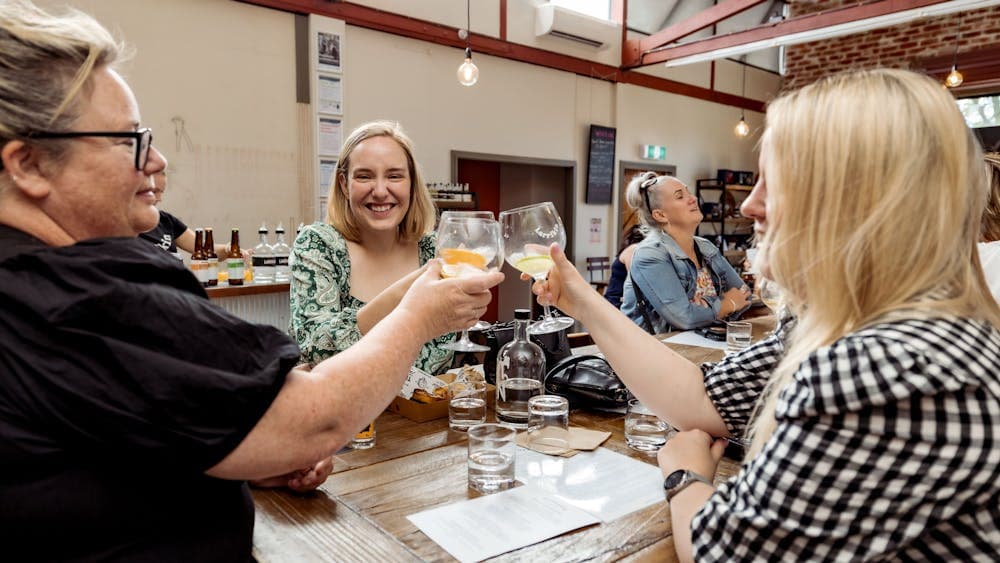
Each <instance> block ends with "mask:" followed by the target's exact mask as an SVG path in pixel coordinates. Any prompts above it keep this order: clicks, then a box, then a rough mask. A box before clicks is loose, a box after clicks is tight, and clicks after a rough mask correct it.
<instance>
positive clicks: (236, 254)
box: [226, 229, 244, 285]
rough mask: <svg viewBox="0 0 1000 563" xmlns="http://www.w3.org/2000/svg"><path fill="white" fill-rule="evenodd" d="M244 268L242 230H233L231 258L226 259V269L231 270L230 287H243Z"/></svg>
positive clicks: (230, 246) (230, 240)
mask: <svg viewBox="0 0 1000 563" xmlns="http://www.w3.org/2000/svg"><path fill="white" fill-rule="evenodd" d="M243 268H244V264H243V252H242V251H241V250H240V230H239V229H233V234H232V236H230V237H229V258H227V259H226V269H227V270H229V285H243Z"/></svg>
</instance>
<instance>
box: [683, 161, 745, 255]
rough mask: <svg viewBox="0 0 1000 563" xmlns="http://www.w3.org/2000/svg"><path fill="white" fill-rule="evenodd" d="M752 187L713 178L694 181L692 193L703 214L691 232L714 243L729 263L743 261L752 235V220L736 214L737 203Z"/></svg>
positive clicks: (737, 212) (738, 209)
mask: <svg viewBox="0 0 1000 563" xmlns="http://www.w3.org/2000/svg"><path fill="white" fill-rule="evenodd" d="M752 189H753V186H744V185H741V184H726V183H723V182H721V181H719V180H716V179H705V180H697V181H695V196H696V197H697V198H698V204H699V205H700V206H701V211H702V213H703V214H704V215H705V217H704V219H702V222H701V224H700V225H698V230H697V232H696V233H695V234H697V235H698V236H700V237H704V238H707V239H708V240H710V241H712V242H714V243H715V245H716V246H718V247H719V249H720V250H722V251H723V255H724V256H725V257H726V259H727V260H729V262H730V263H731V264H733V265H739V264H740V262H742V261H743V258H744V257H745V256H746V252H745V249H746V248H747V247H749V246H750V242H751V239H752V238H753V219H750V218H748V217H743V216H742V215H740V204H741V203H743V200H744V199H746V197H747V196H748V195H750V191H751V190H752Z"/></svg>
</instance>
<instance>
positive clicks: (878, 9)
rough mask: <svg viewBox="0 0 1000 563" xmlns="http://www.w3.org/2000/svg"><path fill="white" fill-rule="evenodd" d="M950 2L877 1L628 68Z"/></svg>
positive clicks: (654, 56) (645, 58)
mask: <svg viewBox="0 0 1000 563" xmlns="http://www.w3.org/2000/svg"><path fill="white" fill-rule="evenodd" d="M947 1H948V0H877V1H875V2H870V3H868V4H861V5H852V6H846V7H842V8H834V9H832V10H826V11H823V12H817V13H814V14H808V15H805V16H800V17H797V18H792V19H789V20H785V21H782V22H778V23H771V24H764V25H760V26H757V27H753V28H750V29H748V30H746V31H738V32H735V33H730V34H727V35H719V36H716V37H709V38H707V39H700V40H697V41H691V42H688V43H684V44H682V45H677V46H675V47H667V48H665V49H662V50H659V51H654V52H651V53H645V54H642V53H640V55H639V63H638V64H635V65H627V68H635V67H636V66H646V65H650V64H655V63H662V62H666V61H669V60H673V59H679V58H681V57H687V56H691V55H698V54H701V53H707V52H709V51H715V50H717V49H724V48H727V47H735V46H737V45H745V44H747V43H753V42H755V41H762V40H766V39H776V38H778V37H782V36H785V35H790V34H792V33H799V32H803V31H814V30H817V29H823V28H825V27H830V26H832V25H838V24H842V23H848V22H852V21H857V20H864V19H868V18H874V17H878V16H885V15H888V14H894V13H896V12H902V11H905V10H913V9H916V8H923V7H926V6H932V5H934V4H941V3H943V2H947Z"/></svg>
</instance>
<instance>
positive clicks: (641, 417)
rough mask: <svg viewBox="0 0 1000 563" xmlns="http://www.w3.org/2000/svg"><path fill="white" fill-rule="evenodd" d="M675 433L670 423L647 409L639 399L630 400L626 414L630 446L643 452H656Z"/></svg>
mask: <svg viewBox="0 0 1000 563" xmlns="http://www.w3.org/2000/svg"><path fill="white" fill-rule="evenodd" d="M673 433H674V429H673V428H671V427H670V425H669V424H667V423H666V422H664V421H663V420H661V419H660V417H658V416H656V415H655V414H653V412H652V411H650V410H649V409H647V408H646V407H645V405H643V404H642V403H640V402H639V400H638V399H632V400H631V401H629V402H628V411H627V412H626V414H625V441H626V442H627V443H628V447H630V448H632V449H633V450H639V451H642V452H655V451H656V450H658V449H660V448H661V447H662V446H663V444H666V443H667V439H668V438H669V437H670V436H671V435H672V434H673Z"/></svg>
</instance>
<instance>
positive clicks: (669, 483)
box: [663, 469, 715, 502]
mask: <svg viewBox="0 0 1000 563" xmlns="http://www.w3.org/2000/svg"><path fill="white" fill-rule="evenodd" d="M699 481H700V482H702V483H705V484H706V485H708V486H710V487H714V486H715V485H713V484H712V481H710V480H708V479H706V478H705V477H702V476H701V475H698V474H697V473H695V472H694V471H691V470H690V469H678V470H677V471H674V472H673V473H671V474H670V475H667V478H666V479H664V480H663V490H664V491H665V492H666V493H667V502H670V499H672V498H674V496H675V495H677V493H679V492H681V491H683V490H684V489H686V488H687V487H688V485H690V484H691V483H697V482H699Z"/></svg>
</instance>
